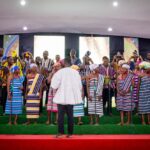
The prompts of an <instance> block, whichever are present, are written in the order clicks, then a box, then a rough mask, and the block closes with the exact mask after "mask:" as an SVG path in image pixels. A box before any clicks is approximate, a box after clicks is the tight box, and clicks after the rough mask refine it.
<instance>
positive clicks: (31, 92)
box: [25, 63, 44, 125]
mask: <svg viewBox="0 0 150 150" xmlns="http://www.w3.org/2000/svg"><path fill="white" fill-rule="evenodd" d="M43 81H44V76H43V75H41V74H38V73H37V65H36V64H34V63H33V64H30V73H29V74H28V75H27V90H26V116H27V122H26V123H25V124H26V125H28V124H30V123H31V120H33V121H34V122H35V123H36V121H37V119H38V118H39V113H40V100H42V89H43V85H44V83H43Z"/></svg>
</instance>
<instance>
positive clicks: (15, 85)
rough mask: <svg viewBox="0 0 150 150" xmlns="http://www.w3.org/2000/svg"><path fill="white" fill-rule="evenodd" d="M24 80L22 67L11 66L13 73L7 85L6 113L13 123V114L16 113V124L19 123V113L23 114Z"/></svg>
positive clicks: (10, 122)
mask: <svg viewBox="0 0 150 150" xmlns="http://www.w3.org/2000/svg"><path fill="white" fill-rule="evenodd" d="M23 81H24V77H23V76H20V69H19V67H18V66H13V67H12V68H11V74H10V75H9V77H8V86H7V92H8V96H7V101H6V109H5V114H9V123H8V124H10V125H11V124H12V115H15V119H14V124H15V125H16V124H17V119H18V115H20V114H22V106H23V96H22V93H23V91H22V90H23Z"/></svg>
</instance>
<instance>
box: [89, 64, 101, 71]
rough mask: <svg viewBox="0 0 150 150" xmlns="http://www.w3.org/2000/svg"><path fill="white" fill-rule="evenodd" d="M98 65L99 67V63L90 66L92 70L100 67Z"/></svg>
mask: <svg viewBox="0 0 150 150" xmlns="http://www.w3.org/2000/svg"><path fill="white" fill-rule="evenodd" d="M98 67H99V65H98V64H91V65H90V66H89V68H90V70H91V71H93V70H95V69H96V68H98Z"/></svg>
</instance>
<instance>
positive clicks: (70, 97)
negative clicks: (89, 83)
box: [51, 67, 83, 105]
mask: <svg viewBox="0 0 150 150" xmlns="http://www.w3.org/2000/svg"><path fill="white" fill-rule="evenodd" d="M51 87H52V88H53V89H57V92H56V94H55V96H54V99H53V101H54V103H56V104H62V105H75V104H81V103H83V101H82V83H81V77H80V75H79V72H78V71H76V70H74V69H71V68H69V67H67V68H63V69H61V70H59V71H58V72H56V73H55V74H54V76H53V78H52V81H51Z"/></svg>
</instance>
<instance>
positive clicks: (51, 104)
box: [46, 62, 62, 124]
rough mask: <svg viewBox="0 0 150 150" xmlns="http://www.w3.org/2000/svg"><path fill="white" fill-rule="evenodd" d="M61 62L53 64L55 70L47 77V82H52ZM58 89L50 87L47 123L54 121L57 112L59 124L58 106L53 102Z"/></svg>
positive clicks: (56, 117) (56, 119) (56, 118)
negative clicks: (53, 117) (53, 115)
mask: <svg viewBox="0 0 150 150" xmlns="http://www.w3.org/2000/svg"><path fill="white" fill-rule="evenodd" d="M61 67H62V66H61V64H60V63H59V62H57V63H55V64H54V66H53V70H52V72H51V73H50V75H49V77H48V78H47V82H48V84H50V83H51V79H52V77H53V75H54V74H55V73H56V72H57V71H58V70H60V69H61ZM56 91H57V90H55V89H52V88H51V87H50V89H49V94H48V103H47V121H46V124H50V123H52V113H54V114H55V122H54V123H55V124H57V121H58V108H57V104H56V103H54V102H53V98H54V96H55V93H56Z"/></svg>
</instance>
